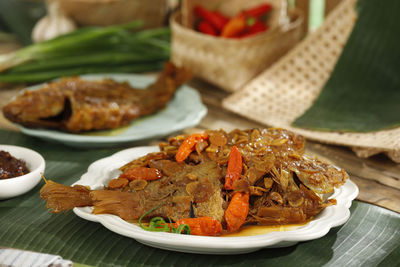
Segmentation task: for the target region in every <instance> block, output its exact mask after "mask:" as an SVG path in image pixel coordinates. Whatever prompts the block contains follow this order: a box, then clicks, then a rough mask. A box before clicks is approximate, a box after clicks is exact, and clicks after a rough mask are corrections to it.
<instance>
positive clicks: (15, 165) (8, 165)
mask: <svg viewBox="0 0 400 267" xmlns="http://www.w3.org/2000/svg"><path fill="white" fill-rule="evenodd" d="M27 173H29V169H28V168H27V167H26V164H25V162H24V161H22V160H19V159H16V158H14V157H13V156H11V154H10V153H8V152H6V151H2V150H0V179H7V178H13V177H18V176H21V175H25V174H27Z"/></svg>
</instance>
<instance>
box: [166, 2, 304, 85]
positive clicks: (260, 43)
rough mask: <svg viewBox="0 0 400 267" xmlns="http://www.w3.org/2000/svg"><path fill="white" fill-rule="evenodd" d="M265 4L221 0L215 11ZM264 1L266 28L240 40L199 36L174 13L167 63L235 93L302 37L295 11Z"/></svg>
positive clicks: (228, 12)
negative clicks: (268, 11)
mask: <svg viewBox="0 0 400 267" xmlns="http://www.w3.org/2000/svg"><path fill="white" fill-rule="evenodd" d="M211 2H212V3H213V4H214V6H215V1H201V5H202V6H204V7H209V5H211V4H212V3H211ZM265 2H266V1H265V0H264V1H261V0H248V1H237V0H224V1H221V2H220V4H219V5H218V10H219V11H220V12H221V13H222V14H225V15H228V16H234V15H235V14H237V13H238V12H239V11H240V10H243V9H246V8H249V7H253V6H257V5H258V4H260V3H265ZM267 2H269V3H271V4H272V6H273V9H274V11H273V13H272V14H271V16H270V17H269V21H268V24H269V26H270V29H269V30H268V31H267V32H265V33H260V34H257V35H256V36H253V37H249V38H244V39H240V40H238V39H228V38H221V37H214V36H209V35H205V34H202V33H199V32H197V31H195V30H193V29H192V27H191V26H192V24H193V20H192V19H190V18H188V16H187V15H185V12H183V11H182V12H176V13H175V14H173V15H172V16H171V19H170V24H171V29H172V55H171V60H172V61H173V62H174V63H175V64H177V65H182V66H185V67H187V68H189V69H190V70H191V71H193V73H194V75H195V76H196V77H199V78H202V79H204V80H206V81H208V82H210V83H212V84H214V85H217V86H219V87H221V88H222V89H225V90H227V91H231V92H233V91H237V90H238V89H239V88H241V87H243V86H244V84H246V83H247V82H248V81H250V80H251V79H252V78H254V77H255V76H256V75H257V74H259V73H260V72H261V71H263V70H264V69H266V68H267V67H268V66H270V65H271V64H272V63H273V62H275V61H276V60H277V59H279V58H280V57H281V56H282V55H283V54H285V53H286V52H287V51H288V50H290V49H291V48H292V47H293V46H294V45H295V44H297V43H298V42H299V40H300V38H301V36H302V27H301V26H302V23H303V16H302V15H301V14H300V13H299V12H298V11H295V10H293V11H291V12H289V13H288V12H287V6H286V4H285V3H286V1H278V0H275V1H272V0H270V1H267ZM190 10H192V9H190ZM190 12H192V11H190ZM182 22H183V23H184V24H185V25H187V27H185V26H183V24H182Z"/></svg>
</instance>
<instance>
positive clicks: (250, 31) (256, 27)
mask: <svg viewBox="0 0 400 267" xmlns="http://www.w3.org/2000/svg"><path fill="white" fill-rule="evenodd" d="M267 30H268V26H266V25H265V24H264V23H262V22H261V21H259V20H257V21H255V22H254V23H253V24H252V25H251V26H249V27H248V28H247V29H246V32H245V33H243V34H242V35H240V36H239V38H244V37H249V36H252V35H255V34H257V33H260V32H265V31H267Z"/></svg>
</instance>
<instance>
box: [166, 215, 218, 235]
mask: <svg viewBox="0 0 400 267" xmlns="http://www.w3.org/2000/svg"><path fill="white" fill-rule="evenodd" d="M181 224H187V225H189V227H190V234H192V235H203V236H216V235H219V234H221V232H222V225H221V223H220V222H219V221H218V220H215V219H213V218H211V217H207V216H204V217H199V218H187V219H181V220H179V221H177V222H175V223H174V224H173V225H174V227H175V228H178V226H179V225H181Z"/></svg>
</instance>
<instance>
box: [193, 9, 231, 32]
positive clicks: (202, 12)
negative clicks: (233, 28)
mask: <svg viewBox="0 0 400 267" xmlns="http://www.w3.org/2000/svg"><path fill="white" fill-rule="evenodd" d="M194 13H195V14H196V15H197V16H199V17H200V18H202V19H203V20H205V21H208V22H209V23H211V25H213V27H214V28H215V29H217V30H218V31H221V30H222V29H223V28H224V26H225V24H226V23H227V22H228V19H227V18H226V17H224V16H223V15H221V14H219V13H217V12H212V11H210V10H207V9H205V8H203V7H201V6H195V8H194Z"/></svg>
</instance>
